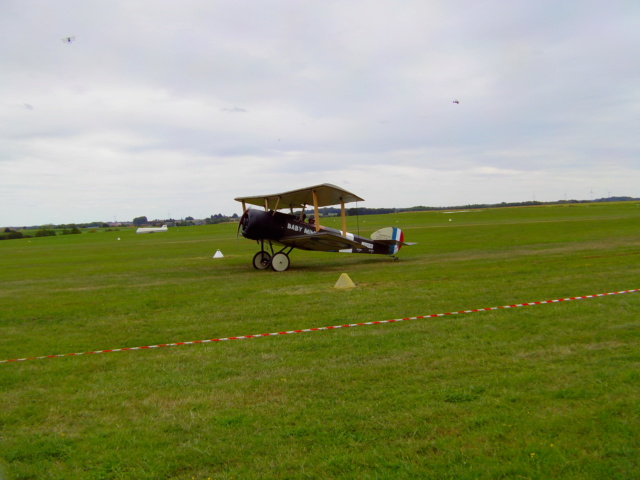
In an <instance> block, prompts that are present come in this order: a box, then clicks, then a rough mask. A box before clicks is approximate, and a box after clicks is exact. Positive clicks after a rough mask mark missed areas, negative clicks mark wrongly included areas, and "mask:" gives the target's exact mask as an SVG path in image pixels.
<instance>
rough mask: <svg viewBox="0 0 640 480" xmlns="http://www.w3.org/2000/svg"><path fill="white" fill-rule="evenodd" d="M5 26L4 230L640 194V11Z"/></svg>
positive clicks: (142, 17)
mask: <svg viewBox="0 0 640 480" xmlns="http://www.w3.org/2000/svg"><path fill="white" fill-rule="evenodd" d="M0 32H1V33H0V36H1V37H2V41H1V42H0V202H1V203H0V205H1V206H0V226H8V225H11V226H22V225H40V224H46V223H54V224H57V223H72V222H75V223H81V222H88V221H94V220H101V221H113V220H118V221H125V220H132V219H133V218H134V217H138V216H143V215H145V216H147V217H148V218H149V219H155V218H167V217H173V218H177V219H180V218H184V217H186V216H193V217H196V218H203V217H207V216H210V215H212V214H216V213H223V214H227V215H231V214H233V213H238V214H240V213H242V212H241V205H240V204H239V203H238V202H235V201H234V200H233V199H234V198H235V197H238V196H249V195H260V194H269V193H277V192H282V191H286V190H292V189H297V188H302V187H305V186H310V185H315V184H319V183H333V184H336V185H338V186H341V187H343V188H345V189H347V190H349V191H352V192H353V193H355V194H357V195H359V196H361V197H363V198H364V199H365V200H366V201H365V202H362V203H360V205H359V206H363V207H371V208H373V207H412V206H416V205H427V206H452V205H464V204H468V203H497V202H502V201H505V202H514V201H516V202H517V201H530V200H539V201H551V200H560V199H565V198H566V199H574V198H575V199H590V198H600V197H606V196H610V195H611V196H612V195H627V196H640V2H639V1H638V0H626V1H623V0H597V1H596V0H484V1H478V0H389V1H386V0H363V1H360V0H336V1H334V0H233V1H231V0H229V1H227V0H224V1H222V0H221V1H215V0H180V1H173V0H172V1H168V0H167V1H159V0H107V1H102V0H95V1H94V0H78V1H71V0H58V1H55V0H42V1H34V0H2V1H0ZM65 37H74V38H72V40H73V41H71V42H70V43H67V42H64V41H63V40H62V39H63V38H65ZM454 100H458V101H459V103H454Z"/></svg>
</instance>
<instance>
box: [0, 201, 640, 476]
mask: <svg viewBox="0 0 640 480" xmlns="http://www.w3.org/2000/svg"><path fill="white" fill-rule="evenodd" d="M450 219H451V221H450ZM328 221H329V222H334V223H335V225H334V226H339V219H328ZM384 226H399V227H401V228H403V230H404V231H405V238H406V239H407V241H417V242H419V244H418V245H416V246H413V247H406V248H404V249H402V251H401V252H400V254H399V256H400V257H401V259H400V261H398V262H394V261H391V260H389V259H387V258H385V257H375V256H364V255H363V256H360V255H342V254H330V253H318V252H301V251H295V252H294V253H293V255H292V267H291V269H290V270H289V271H287V272H285V273H275V272H271V271H263V272H259V271H256V270H254V269H253V268H252V266H251V258H252V257H253V254H254V253H255V252H256V251H257V247H256V244H255V243H252V242H250V241H248V240H245V239H243V238H240V239H239V240H238V241H236V236H235V235H236V233H235V228H236V227H235V225H212V226H203V227H188V228H174V229H169V232H167V233H162V234H154V235H136V234H135V233H134V232H135V230H133V229H132V230H120V231H112V232H100V231H99V232H95V233H84V234H82V235H69V236H58V237H46V238H32V239H28V240H27V239H24V240H11V241H2V242H0V285H1V287H0V360H5V359H13V358H23V357H34V356H41V355H50V354H65V353H72V352H86V351H92V350H102V349H112V348H121V347H135V346H143V345H156V344H163V343H169V342H179V341H192V340H203V339H209V338H222V337H229V336H240V335H246V334H259V333H268V332H278V331H285V330H294V329H304V328H309V327H321V326H328V325H339V324H344V323H355V322H368V321H375V320H387V319H393V318H401V317H413V316H419V315H427V314H434V313H444V312H452V311H460V310H466V309H471V308H482V307H493V306H500V305H507V304H513V303H522V302H532V301H540V300H549V299H556V298H565V297H570V296H581V295H589V294H597V293H605V292H613V291H619V290H627V289H635V288H639V287H640V276H639V275H638V274H639V273H640V207H639V206H638V205H637V204H635V203H619V204H597V205H596V204H594V205H579V206H554V207H535V208H534V207H530V208H508V209H486V210H480V211H469V212H463V213H443V212H424V213H407V214H397V215H382V216H370V217H369V216H367V217H361V218H360V219H359V222H358V224H357V225H356V221H355V219H354V218H350V219H349V230H350V231H352V232H354V233H355V232H356V231H357V230H358V229H359V231H360V233H361V234H370V233H371V232H372V231H374V230H376V229H378V228H381V227H384ZM118 238H120V240H118ZM217 249H220V250H221V251H222V252H223V253H224V255H225V257H224V258H223V259H213V258H212V257H213V254H214V253H215V252H216V250H217ZM343 272H346V273H348V274H349V276H350V277H351V279H352V280H353V281H354V282H355V283H356V285H357V288H355V289H351V290H336V289H334V288H333V285H334V284H335V282H336V281H337V280H338V278H339V276H340V274H341V273H343ZM638 312H640V293H630V294H624V295H616V296H611V297H605V298H597V299H588V300H577V301H573V302H562V303H554V304H547V305H540V306H533V307H523V308H517V309H508V310H498V311H491V312H481V313H471V314H464V315H455V316H447V317H439V318H430V319H422V320H412V321H406V322H399V323H389V324H381V325H374V326H363V327H356V328H348V329H338V330H329V331H319V332H313V333H301V334H296V335H283V336H277V337H264V338H257V339H247V340H238V341H229V342H216V343H207V344H199V345H191V346H179V347H170V348H161V349H153V350H143V351H132V352H120V353H108V354H98V355H84V356H79V357H63V358H56V359H47V360H29V361H25V362H20V363H3V364H0V478H3V475H4V477H6V478H8V479H42V478H47V479H101V478H105V479H128V478H136V479H141V478H148V479H155V478H167V479H168V478H171V479H185V480H186V479H207V478H212V479H213V478H216V479H231V478H235V479H241V478H242V479H252V478H256V479H257V478H276V479H285V478H286V479H289V478H314V479H315V478H327V479H328V478H347V479H349V478H353V479H355V478H358V479H363V478H364V479H376V478H377V479H385V478H386V479H392V478H393V479H396V478H420V479H424V478H433V479H447V478H456V479H458V478H478V479H485V478H486V479H494V478H530V479H547V478H567V479H583V478H603V479H604V478H607V479H610V478H620V479H627V478H637V477H640V465H639V464H638V462H639V461H638V458H640V451H639V445H640V434H639V433H638V432H640V420H639V415H640V402H639V398H640V390H639V388H638V387H639V385H640V374H639V373H638V372H640V368H639V367H640V345H639V343H640V341H639V339H640V335H639V332H640V316H639V314H638ZM3 472H4V473H3Z"/></svg>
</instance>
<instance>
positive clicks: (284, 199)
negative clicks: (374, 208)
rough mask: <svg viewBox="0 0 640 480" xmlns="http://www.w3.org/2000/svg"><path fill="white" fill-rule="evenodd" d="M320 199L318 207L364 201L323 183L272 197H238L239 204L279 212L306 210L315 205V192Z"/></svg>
mask: <svg viewBox="0 0 640 480" xmlns="http://www.w3.org/2000/svg"><path fill="white" fill-rule="evenodd" d="M314 191H315V193H316V196H317V197H318V207H327V206H330V205H338V204H339V203H340V202H341V201H342V202H344V203H349V202H358V201H364V200H363V199H362V198H360V197H358V196H357V195H354V194H353V193H351V192H348V191H346V190H344V189H342V188H340V187H336V186H335V185H331V184H330V183H323V184H322V185H316V186H314V187H307V188H301V189H300V190H291V191H290V192H284V193H274V194H271V195H256V196H252V197H237V198H236V199H235V200H236V201H238V202H244V203H248V204H250V205H257V206H259V207H266V208H267V209H269V210H278V209H281V208H304V207H306V206H307V205H313V192H314Z"/></svg>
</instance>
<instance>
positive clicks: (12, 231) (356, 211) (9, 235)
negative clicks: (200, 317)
mask: <svg viewBox="0 0 640 480" xmlns="http://www.w3.org/2000/svg"><path fill="white" fill-rule="evenodd" d="M630 201H640V198H637V197H623V196H619V197H607V198H598V199H595V200H556V201H554V202H539V201H535V200H533V201H527V202H501V203H493V204H489V203H482V204H480V203H477V204H468V205H457V206H448V207H428V206H424V205H419V206H415V207H408V208H367V207H354V208H347V209H346V210H345V211H346V214H347V215H348V216H357V215H384V214H389V213H403V212H425V211H439V210H461V209H464V210H474V209H481V208H501V207H505V208H506V207H529V206H540V205H566V204H580V203H603V202H630ZM306 213H308V214H313V213H314V210H313V209H307V210H306ZM318 213H319V214H320V215H321V216H339V215H340V214H341V210H340V208H337V207H323V208H320V209H318ZM239 218H240V217H239V216H238V214H236V213H234V214H233V215H231V216H228V215H223V214H221V213H218V214H215V215H211V216H210V217H207V218H205V219H203V222H204V224H206V225H214V224H218V223H224V222H232V221H238V220H239ZM123 223H128V222H123ZM166 223H172V224H174V225H175V226H177V227H187V226H192V225H195V224H196V220H195V219H194V218H193V217H191V216H189V217H186V218H184V219H183V220H174V219H166V220H159V219H156V220H152V221H149V220H148V218H147V217H146V216H140V217H136V218H134V219H133V221H132V222H131V223H130V224H131V225H133V226H136V227H139V226H142V225H150V224H153V225H158V224H159V225H162V224H166ZM109 227H110V225H109V224H108V223H105V222H89V223H82V224H74V223H72V224H61V225H57V226H56V225H43V226H32V227H22V228H21V229H16V228H11V227H6V228H4V231H3V232H2V233H0V240H13V239H20V238H31V237H34V236H35V237H46V236H54V235H57V234H58V231H59V233H60V234H61V235H74V234H79V233H82V232H81V231H80V229H81V228H109ZM26 230H36V231H35V232H34V234H33V235H30V234H28V233H25V231H26Z"/></svg>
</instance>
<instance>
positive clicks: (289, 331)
mask: <svg viewBox="0 0 640 480" xmlns="http://www.w3.org/2000/svg"><path fill="white" fill-rule="evenodd" d="M638 291H640V289H633V290H622V291H619V292H611V293H600V294H598V295H584V296H581V297H569V298H560V299H557V300H544V301H542V302H529V303H516V304H514V305H503V306H501V307H488V308H474V309H471V310H460V311H458V312H448V313H434V314H431V315H420V316H418V317H406V318H394V319H391V320H377V321H373V322H360V323H347V324H345V325H334V326H331V327H315V328H305V329H302V330H288V331H285V332H274V333H260V334H257V335H242V336H239V337H225V338H211V339H208V340H193V341H191V342H174V343H161V344H158V345H147V346H143V347H124V348H113V349H110V350H94V351H91V352H82V353H62V354H58V355H44V356H41V357H25V358H15V359H11V360H0V363H10V362H24V361H26V360H42V359H45V358H59V357H76V356H79V355H91V354H96V353H113V352H128V351H133V350H147V349H152V348H162V347H177V346H180V345H195V344H198V343H212V342H224V341H227V340H245V339H248V338H261V337H274V336H277V335H288V334H291V333H305V332H318V331H321V330H335V329H338V328H348V327H361V326H364V325H380V324H383V323H395V322H405V321H408V320H420V319H423V318H436V317H446V316H448V315H461V314H463V313H474V312H488V311H491V310H502V309H506V308H517V307H530V306H533V305H544V304H547V303H558V302H569V301H572V300H584V299H587V298H598V297H607V296H611V295H620V294H623V293H633V292H638Z"/></svg>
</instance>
